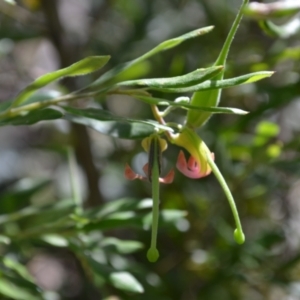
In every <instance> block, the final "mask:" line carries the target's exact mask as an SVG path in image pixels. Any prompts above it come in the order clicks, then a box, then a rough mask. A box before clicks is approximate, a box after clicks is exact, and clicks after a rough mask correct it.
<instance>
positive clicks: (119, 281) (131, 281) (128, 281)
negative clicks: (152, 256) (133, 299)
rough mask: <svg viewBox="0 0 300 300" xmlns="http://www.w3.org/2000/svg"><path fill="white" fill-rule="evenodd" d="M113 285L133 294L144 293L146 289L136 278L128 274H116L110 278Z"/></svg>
mask: <svg viewBox="0 0 300 300" xmlns="http://www.w3.org/2000/svg"><path fill="white" fill-rule="evenodd" d="M109 280H110V282H111V284H112V285H113V286H114V287H115V288H117V289H120V290H124V291H127V292H132V293H143V292H144V288H143V287H142V285H141V284H140V283H139V282H138V281H137V280H136V278H135V277H134V276H133V275H131V274H130V273H128V272H114V273H111V274H110V276H109Z"/></svg>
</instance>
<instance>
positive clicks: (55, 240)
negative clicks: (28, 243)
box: [40, 234, 69, 247]
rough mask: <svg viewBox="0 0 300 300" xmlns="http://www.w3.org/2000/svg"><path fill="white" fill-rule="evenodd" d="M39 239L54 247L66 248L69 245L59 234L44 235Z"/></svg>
mask: <svg viewBox="0 0 300 300" xmlns="http://www.w3.org/2000/svg"><path fill="white" fill-rule="evenodd" d="M40 239H41V240H43V241H44V242H46V243H48V244H49V245H52V246H55V247H67V246H68V245H69V242H68V240H67V239H66V238H64V237H63V236H61V235H59V234H44V235H43V236H41V237H40Z"/></svg>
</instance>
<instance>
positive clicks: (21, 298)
mask: <svg viewBox="0 0 300 300" xmlns="http://www.w3.org/2000/svg"><path fill="white" fill-rule="evenodd" d="M0 294H1V295H3V296H6V297H9V298H11V299H15V300H40V299H41V298H40V297H37V296H35V295H34V294H32V293H31V292H30V291H29V290H28V289H25V288H23V287H20V286H18V285H16V284H15V283H13V282H11V281H9V280H8V279H5V278H3V277H2V278H1V280H0Z"/></svg>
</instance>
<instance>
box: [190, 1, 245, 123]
mask: <svg viewBox="0 0 300 300" xmlns="http://www.w3.org/2000/svg"><path fill="white" fill-rule="evenodd" d="M248 2H249V0H243V3H242V5H241V7H240V9H239V11H238V13H237V15H236V17H235V19H234V22H233V24H232V26H231V28H230V31H229V33H228V35H227V37H226V40H225V42H224V44H223V47H222V49H221V51H220V53H219V56H218V58H217V60H216V61H215V63H214V65H215V66H220V65H222V66H224V67H226V60H227V56H228V53H229V50H230V47H231V44H232V42H233V39H234V36H235V34H236V32H237V29H238V27H239V24H240V22H241V19H242V17H243V10H244V8H245V6H246V5H247V4H248ZM223 77H224V72H221V73H219V74H218V75H217V76H216V78H215V79H216V80H222V79H223ZM221 93H222V89H214V90H211V91H207V92H202V91H201V92H198V91H196V92H195V93H194V94H193V96H192V100H191V104H192V105H196V106H202V107H203V106H210V107H215V106H218V105H219V102H220V98H221ZM210 116H211V114H210V113H208V112H207V113H205V112H203V113H201V114H199V113H198V112H197V111H195V110H189V111H188V113H187V119H186V123H187V124H188V125H189V126H190V127H192V128H197V127H201V126H202V125H203V124H204V123H205V122H206V121H207V120H208V119H209V117H210Z"/></svg>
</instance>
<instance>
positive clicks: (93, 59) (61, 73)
mask: <svg viewBox="0 0 300 300" xmlns="http://www.w3.org/2000/svg"><path fill="white" fill-rule="evenodd" d="M109 59H110V56H89V57H86V58H84V59H82V60H80V61H78V62H76V63H74V64H73V65H71V66H69V67H67V68H64V69H60V70H57V71H54V72H51V73H47V74H45V75H43V76H41V77H39V78H37V79H36V80H35V81H34V82H32V83H31V84H30V85H28V86H27V87H26V88H25V89H24V90H23V91H22V92H21V93H20V94H19V95H18V96H17V97H16V99H15V100H14V102H13V104H12V107H15V106H18V105H20V104H21V103H23V102H24V101H25V100H26V99H27V98H28V97H29V96H30V95H31V94H32V93H33V92H35V91H36V90H38V89H40V88H42V87H44V86H46V85H47V84H49V83H51V82H53V81H56V80H59V79H62V78H63V77H67V76H79V75H86V74H89V73H92V72H94V71H96V70H98V69H100V68H102V67H103V66H104V65H105V64H106V63H107V62H108V60H109Z"/></svg>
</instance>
